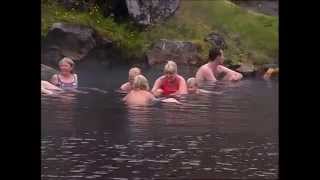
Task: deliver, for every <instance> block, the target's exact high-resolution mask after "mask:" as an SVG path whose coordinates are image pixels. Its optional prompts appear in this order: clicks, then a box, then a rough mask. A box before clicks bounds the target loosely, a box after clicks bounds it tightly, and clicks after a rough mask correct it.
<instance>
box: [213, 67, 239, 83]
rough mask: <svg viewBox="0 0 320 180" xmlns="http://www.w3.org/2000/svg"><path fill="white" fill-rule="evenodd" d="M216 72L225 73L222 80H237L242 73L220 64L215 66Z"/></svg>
mask: <svg viewBox="0 0 320 180" xmlns="http://www.w3.org/2000/svg"><path fill="white" fill-rule="evenodd" d="M217 70H218V73H225V74H226V75H225V76H224V77H223V79H224V80H227V81H239V80H241V79H242V77H243V76H242V74H241V73H238V72H236V71H233V70H231V69H229V68H227V67H224V66H222V65H218V67H217Z"/></svg>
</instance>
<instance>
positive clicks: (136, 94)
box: [123, 75, 180, 106]
mask: <svg viewBox="0 0 320 180" xmlns="http://www.w3.org/2000/svg"><path fill="white" fill-rule="evenodd" d="M123 101H125V102H126V104H128V105H142V106H145V105H150V104H152V103H153V102H155V101H159V99H157V98H156V97H155V96H154V95H153V94H152V93H150V92H149V83H148V80H147V78H145V77H144V76H143V75H137V76H135V78H134V80H133V84H132V90H131V91H130V92H129V93H128V94H127V95H126V96H125V97H124V98H123ZM161 101H162V102H173V103H178V104H180V102H179V101H177V100H176V99H173V98H169V99H164V100H161Z"/></svg>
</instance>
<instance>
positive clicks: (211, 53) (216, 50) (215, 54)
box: [209, 47, 222, 61]
mask: <svg viewBox="0 0 320 180" xmlns="http://www.w3.org/2000/svg"><path fill="white" fill-rule="evenodd" d="M221 50H222V49H221V48H216V47H215V48H211V49H210V50H209V60H210V61H214V60H215V59H216V58H217V57H218V56H221Z"/></svg>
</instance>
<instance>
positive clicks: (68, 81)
mask: <svg viewBox="0 0 320 180" xmlns="http://www.w3.org/2000/svg"><path fill="white" fill-rule="evenodd" d="M59 69H60V72H59V73H58V74H55V75H53V76H52V78H51V83H52V84H54V85H55V86H58V87H59V88H61V89H63V90H68V89H76V88H77V87H78V77H77V74H75V73H74V62H73V61H72V59H70V58H68V57H64V58H63V59H62V60H60V61H59Z"/></svg>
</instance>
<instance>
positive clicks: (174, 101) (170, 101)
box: [161, 98, 182, 104]
mask: <svg viewBox="0 0 320 180" xmlns="http://www.w3.org/2000/svg"><path fill="white" fill-rule="evenodd" d="M161 101H162V102H166V103H177V104H182V103H181V102H179V101H178V100H176V99H174V98H168V99H163V100H161Z"/></svg>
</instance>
